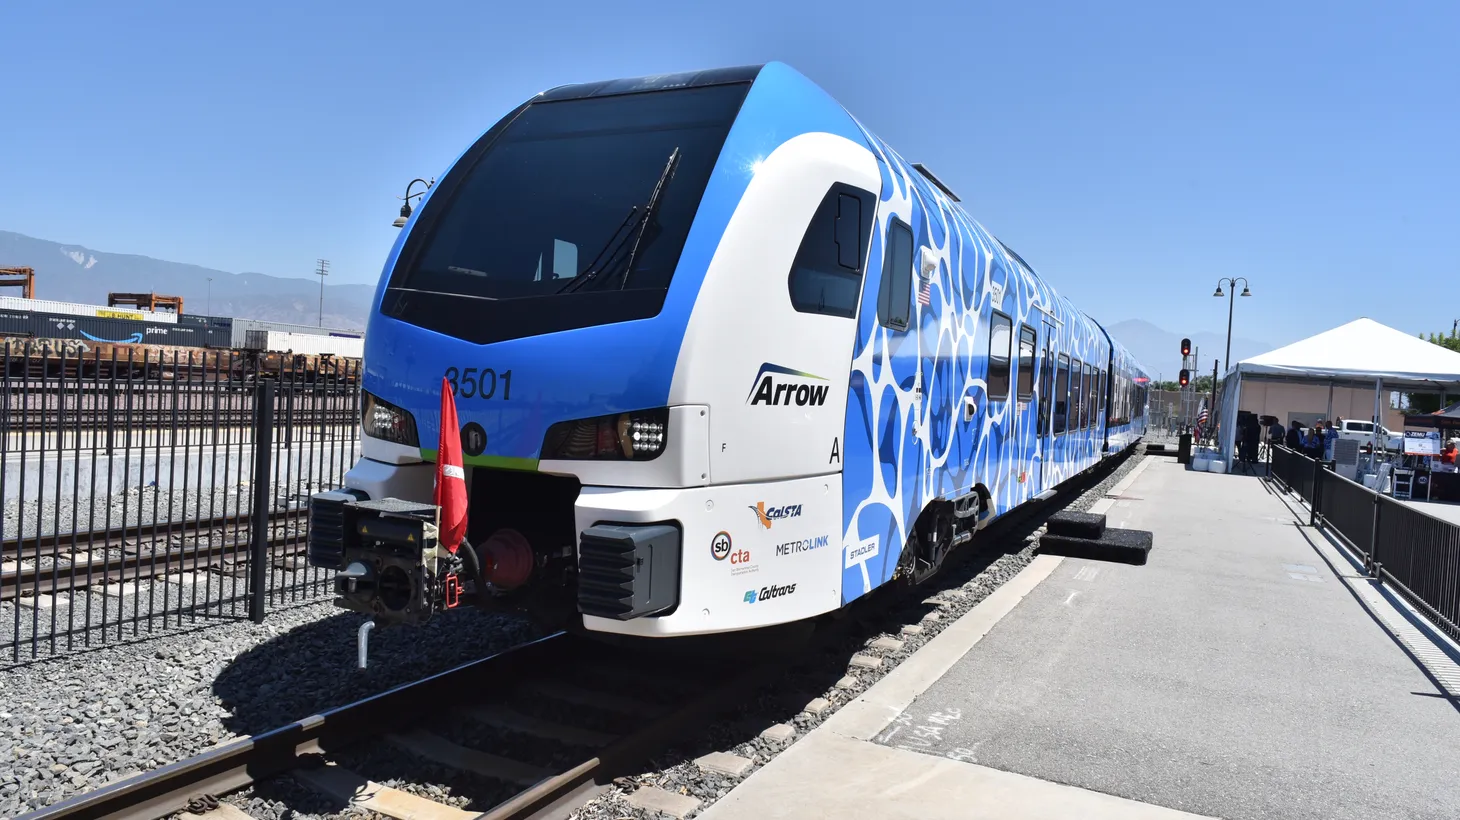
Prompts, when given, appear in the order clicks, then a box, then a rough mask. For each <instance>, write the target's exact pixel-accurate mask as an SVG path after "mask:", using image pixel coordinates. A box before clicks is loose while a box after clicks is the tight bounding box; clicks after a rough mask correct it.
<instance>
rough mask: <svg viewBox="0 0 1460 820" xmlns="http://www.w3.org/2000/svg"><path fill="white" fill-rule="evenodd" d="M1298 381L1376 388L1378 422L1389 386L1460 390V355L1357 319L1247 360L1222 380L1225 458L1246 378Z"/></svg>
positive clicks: (1230, 450) (1229, 453) (1229, 450)
mask: <svg viewBox="0 0 1460 820" xmlns="http://www.w3.org/2000/svg"><path fill="white" fill-rule="evenodd" d="M1244 381H1246V382H1253V381H1298V382H1306V383H1309V384H1327V385H1348V386H1357V385H1363V386H1365V387H1369V386H1372V387H1373V389H1374V421H1375V422H1376V423H1382V409H1381V397H1382V395H1383V393H1384V391H1385V389H1386V387H1387V388H1388V389H1392V390H1406V391H1411V392H1441V393H1443V392H1449V393H1451V394H1454V393H1460V353H1456V352H1454V351H1452V350H1447V349H1445V348H1443V347H1440V346H1439V345H1437V344H1432V343H1430V342H1427V341H1425V340H1423V339H1420V338H1417V337H1415V336H1411V335H1409V334H1408V333H1405V332H1404V331H1402V330H1395V329H1394V328H1392V327H1387V326H1385V325H1381V324H1379V323H1378V322H1376V321H1374V320H1373V319H1355V320H1354V321H1352V322H1349V323H1348V324H1346V325H1341V326H1339V327H1336V328H1334V329H1332V330H1327V331H1324V332H1323V333H1319V334H1318V335H1317V336H1310V337H1308V338H1306V339H1303V340H1302V341H1299V342H1294V343H1292V344H1290V345H1288V346H1287V347H1280V348H1278V349H1277V350H1273V351H1270V352H1268V353H1264V354H1262V355H1261V356H1253V357H1252V358H1250V359H1243V360H1242V361H1240V362H1238V363H1237V364H1236V365H1235V366H1233V367H1232V368H1231V369H1230V370H1228V371H1227V376H1226V379H1225V381H1224V382H1223V395H1222V415H1221V418H1222V432H1221V441H1220V442H1219V444H1220V450H1221V452H1222V457H1223V459H1224V460H1225V461H1227V462H1228V463H1231V457H1232V454H1233V451H1234V449H1235V448H1234V445H1235V442H1236V438H1237V424H1236V419H1237V410H1238V408H1239V407H1240V406H1241V404H1240V402H1241V394H1242V384H1243V382H1244Z"/></svg>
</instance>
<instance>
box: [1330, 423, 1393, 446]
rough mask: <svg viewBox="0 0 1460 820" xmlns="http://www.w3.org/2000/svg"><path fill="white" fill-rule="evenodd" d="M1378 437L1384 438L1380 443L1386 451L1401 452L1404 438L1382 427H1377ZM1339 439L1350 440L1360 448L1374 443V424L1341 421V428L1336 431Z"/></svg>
mask: <svg viewBox="0 0 1460 820" xmlns="http://www.w3.org/2000/svg"><path fill="white" fill-rule="evenodd" d="M1379 431H1380V435H1382V436H1383V437H1384V440H1383V442H1382V444H1383V446H1384V449H1386V450H1391V451H1393V450H1403V449H1404V436H1403V435H1401V434H1399V433H1396V432H1394V431H1392V430H1390V429H1389V428H1388V427H1385V426H1384V425H1382V424H1381V425H1379ZM1338 437H1339V438H1351V439H1353V440H1355V441H1357V442H1358V443H1359V446H1360V447H1362V446H1364V445H1366V444H1373V443H1374V423H1373V422H1372V421H1354V420H1351V419H1344V420H1343V427H1342V428H1340V429H1339V431H1338Z"/></svg>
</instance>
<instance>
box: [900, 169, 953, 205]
mask: <svg viewBox="0 0 1460 820" xmlns="http://www.w3.org/2000/svg"><path fill="white" fill-rule="evenodd" d="M912 167H913V168H916V169H917V172H918V173H920V174H922V175H923V176H925V177H927V178H928V181H929V182H931V183H933V184H934V185H936V186H938V190H940V191H942V192H943V193H945V194H947V195H948V198H949V199H951V200H953V201H954V202H962V201H963V200H961V199H959V198H958V194H955V193H953V189H952V188H949V187H948V186H947V185H944V184H943V180H941V179H938V178H937V177H936V176H934V175H933V172H932V171H929V170H928V166H926V165H924V164H922V163H921V162H914V163H913V164H912Z"/></svg>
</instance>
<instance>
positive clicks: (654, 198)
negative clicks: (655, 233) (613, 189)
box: [618, 145, 679, 290]
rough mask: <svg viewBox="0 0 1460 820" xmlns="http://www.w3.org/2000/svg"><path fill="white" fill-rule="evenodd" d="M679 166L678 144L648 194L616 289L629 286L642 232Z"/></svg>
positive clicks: (651, 219) (646, 227) (642, 235)
mask: <svg viewBox="0 0 1460 820" xmlns="http://www.w3.org/2000/svg"><path fill="white" fill-rule="evenodd" d="M678 166H679V146H677V145H676V146H675V147H674V150H673V151H672V152H670V154H669V162H667V163H665V164H664V173H662V174H660V175H659V181H658V182H656V183H654V193H652V194H650V195H649V204H648V205H646V206H644V221H643V222H641V223H639V235H638V236H636V237H634V249H633V250H631V251H629V261H628V263H627V264H625V265H624V280H623V281H622V282H620V283H619V286H618V289H619V290H623V289H624V288H626V287H628V286H629V277H630V276H632V275H633V273H634V258H635V257H637V256H638V255H639V248H640V247H642V245H643V242H644V233H645V231H647V230H649V223H651V222H653V221H654V215H655V214H656V213H658V212H659V203H660V202H661V201H662V199H663V196H664V189H665V188H668V187H669V181H670V180H671V179H672V178H673V177H674V169H675V168H677V167H678Z"/></svg>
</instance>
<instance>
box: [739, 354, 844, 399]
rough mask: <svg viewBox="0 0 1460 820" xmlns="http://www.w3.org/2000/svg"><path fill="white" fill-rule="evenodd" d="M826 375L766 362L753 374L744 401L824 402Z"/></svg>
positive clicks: (826, 386)
mask: <svg viewBox="0 0 1460 820" xmlns="http://www.w3.org/2000/svg"><path fill="white" fill-rule="evenodd" d="M828 386H829V385H827V384H826V379H823V378H821V377H820V376H813V375H811V374H810V373H802V372H801V371H799V370H792V369H791V368H789V367H781V366H780V365H778V364H771V363H769V362H767V363H765V364H763V365H761V366H760V372H759V373H757V374H755V386H754V387H752V388H751V390H750V397H749V399H747V401H749V402H750V404H751V405H757V404H767V405H779V406H786V405H795V406H797V407H820V406H821V405H823V404H825V403H826V391H827V388H828Z"/></svg>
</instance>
